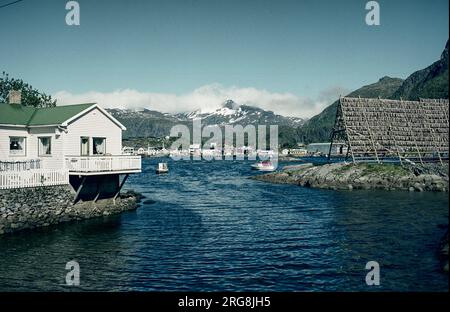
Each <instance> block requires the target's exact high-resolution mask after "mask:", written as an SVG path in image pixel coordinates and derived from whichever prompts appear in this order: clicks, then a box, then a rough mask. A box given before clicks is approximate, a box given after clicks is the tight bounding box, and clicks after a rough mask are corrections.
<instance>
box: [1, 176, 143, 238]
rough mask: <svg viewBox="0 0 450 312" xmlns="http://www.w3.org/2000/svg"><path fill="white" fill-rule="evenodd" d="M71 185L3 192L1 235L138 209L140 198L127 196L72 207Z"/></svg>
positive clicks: (132, 195)
mask: <svg viewBox="0 0 450 312" xmlns="http://www.w3.org/2000/svg"><path fill="white" fill-rule="evenodd" d="M74 194H75V193H74V191H73V189H72V187H71V186H70V185H63V186H48V187H33V188H22V189H10V190H0V235H1V234H4V233H11V232H15V231H19V230H23V229H32V228H36V227H41V226H49V225H52V224H57V223H61V222H67V221H73V220H82V219H88V218H93V217H99V216H104V215H110V214H115V213H120V212H122V211H126V210H132V209H136V208H137V204H138V202H139V195H137V194H134V193H131V192H129V193H125V194H122V195H121V196H120V197H118V198H117V199H116V203H115V204H114V203H113V200H112V199H101V200H98V201H97V202H93V201H79V202H78V203H76V204H73V199H74Z"/></svg>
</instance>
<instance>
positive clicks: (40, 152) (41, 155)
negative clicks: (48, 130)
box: [38, 136, 52, 157]
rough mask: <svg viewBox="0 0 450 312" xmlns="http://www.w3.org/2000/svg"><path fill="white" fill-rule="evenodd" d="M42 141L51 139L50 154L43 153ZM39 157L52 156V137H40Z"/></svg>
mask: <svg viewBox="0 0 450 312" xmlns="http://www.w3.org/2000/svg"><path fill="white" fill-rule="evenodd" d="M41 139H49V145H50V154H44V153H42V151H41ZM38 156H39V157H46V156H47V157H48V156H52V137H51V136H40V137H38Z"/></svg>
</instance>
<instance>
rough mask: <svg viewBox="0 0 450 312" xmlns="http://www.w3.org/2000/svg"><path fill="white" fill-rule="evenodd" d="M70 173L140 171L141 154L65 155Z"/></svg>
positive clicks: (96, 173) (127, 172)
mask: <svg viewBox="0 0 450 312" xmlns="http://www.w3.org/2000/svg"><path fill="white" fill-rule="evenodd" d="M65 160H66V161H65V163H66V169H68V170H69V174H70V175H81V176H89V175H104V174H129V173H140V172H141V156H128V155H119V156H66V157H65Z"/></svg>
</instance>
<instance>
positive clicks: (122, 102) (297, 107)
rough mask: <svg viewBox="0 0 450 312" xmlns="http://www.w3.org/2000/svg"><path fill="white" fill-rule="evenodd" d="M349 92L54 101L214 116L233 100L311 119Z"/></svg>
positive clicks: (231, 91) (215, 91)
mask: <svg viewBox="0 0 450 312" xmlns="http://www.w3.org/2000/svg"><path fill="white" fill-rule="evenodd" d="M346 92H347V90H345V89H343V88H340V87H333V88H328V89H326V90H323V91H322V92H320V94H319V95H318V96H317V98H309V97H300V96H297V95H294V94H292V93H274V92H269V91H267V90H264V89H256V88H239V87H235V86H231V87H225V86H223V85H221V84H210V85H205V86H202V87H200V88H197V89H195V90H193V91H192V92H189V93H186V94H181V95H176V94H170V93H154V92H140V91H137V90H134V89H123V90H122V89H120V90H115V91H112V92H96V91H90V92H86V93H81V94H73V93H70V92H67V91H59V92H57V93H55V94H54V95H53V97H54V98H55V99H57V100H58V105H65V104H73V103H90V102H95V103H98V104H99V105H101V106H102V107H105V108H121V109H140V108H148V109H151V110H157V111H160V112H164V113H179V112H190V111H194V110H200V111H202V112H211V111H214V110H215V109H217V108H219V107H220V106H221V105H222V104H223V103H224V102H225V101H226V100H229V99H231V100H233V101H235V102H236V103H238V104H246V105H252V106H256V107H259V108H262V109H265V110H271V111H274V112H275V113H277V114H280V115H284V116H295V117H303V118H309V117H312V116H314V115H316V114H318V113H320V112H321V111H322V110H323V109H324V108H325V107H326V106H328V105H330V104H331V103H333V102H334V101H335V100H336V99H338V98H339V95H341V94H342V95H344V94H346Z"/></svg>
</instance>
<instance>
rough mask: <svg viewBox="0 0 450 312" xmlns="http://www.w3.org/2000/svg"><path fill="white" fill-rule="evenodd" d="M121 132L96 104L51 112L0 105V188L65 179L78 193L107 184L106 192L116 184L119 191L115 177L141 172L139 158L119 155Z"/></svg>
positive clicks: (52, 108) (71, 106)
mask: <svg viewBox="0 0 450 312" xmlns="http://www.w3.org/2000/svg"><path fill="white" fill-rule="evenodd" d="M124 130H126V128H125V127H124V126H123V125H122V124H121V123H120V122H119V121H117V120H116V119H115V118H114V117H113V116H111V115H110V114H109V113H108V112H107V111H105V110H104V109H103V108H101V107H100V106H98V105H97V104H95V103H90V104H78V105H67V106H57V107H51V108H34V107H26V106H23V105H21V104H20V103H19V104H15V103H12V104H7V103H0V189H6V188H16V187H32V186H45V185H58V184H67V183H69V179H70V184H71V185H72V186H73V187H74V189H75V191H76V192H77V194H78V195H80V194H81V193H82V188H83V186H87V185H89V184H90V186H91V189H92V188H96V189H97V191H98V189H100V190H101V189H102V185H106V184H108V183H109V184H111V183H110V182H111V181H114V182H113V183H112V185H113V186H112V187H111V185H110V187H109V189H110V192H109V193H115V191H117V188H118V187H119V186H120V187H119V191H120V188H121V186H122V184H121V185H119V182H118V181H119V175H126V177H127V176H128V175H129V174H132V173H138V172H141V157H140V156H130V155H122V131H124ZM86 177H96V178H90V179H86ZM86 180H88V181H86ZM124 180H125V179H124ZM93 181H95V183H93ZM86 182H88V183H86ZM123 182H124V181H123ZM99 183H100V184H99ZM92 184H95V186H92ZM118 185H119V186H118ZM88 188H89V187H88ZM112 189H114V190H115V191H111V190H112ZM91 191H92V190H91ZM97 191H96V192H97ZM94 193H95V192H94ZM99 193H101V191H100V192H97V193H96V196H97V198H98V197H99V196H100V194H99ZM106 193H108V192H106Z"/></svg>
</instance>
